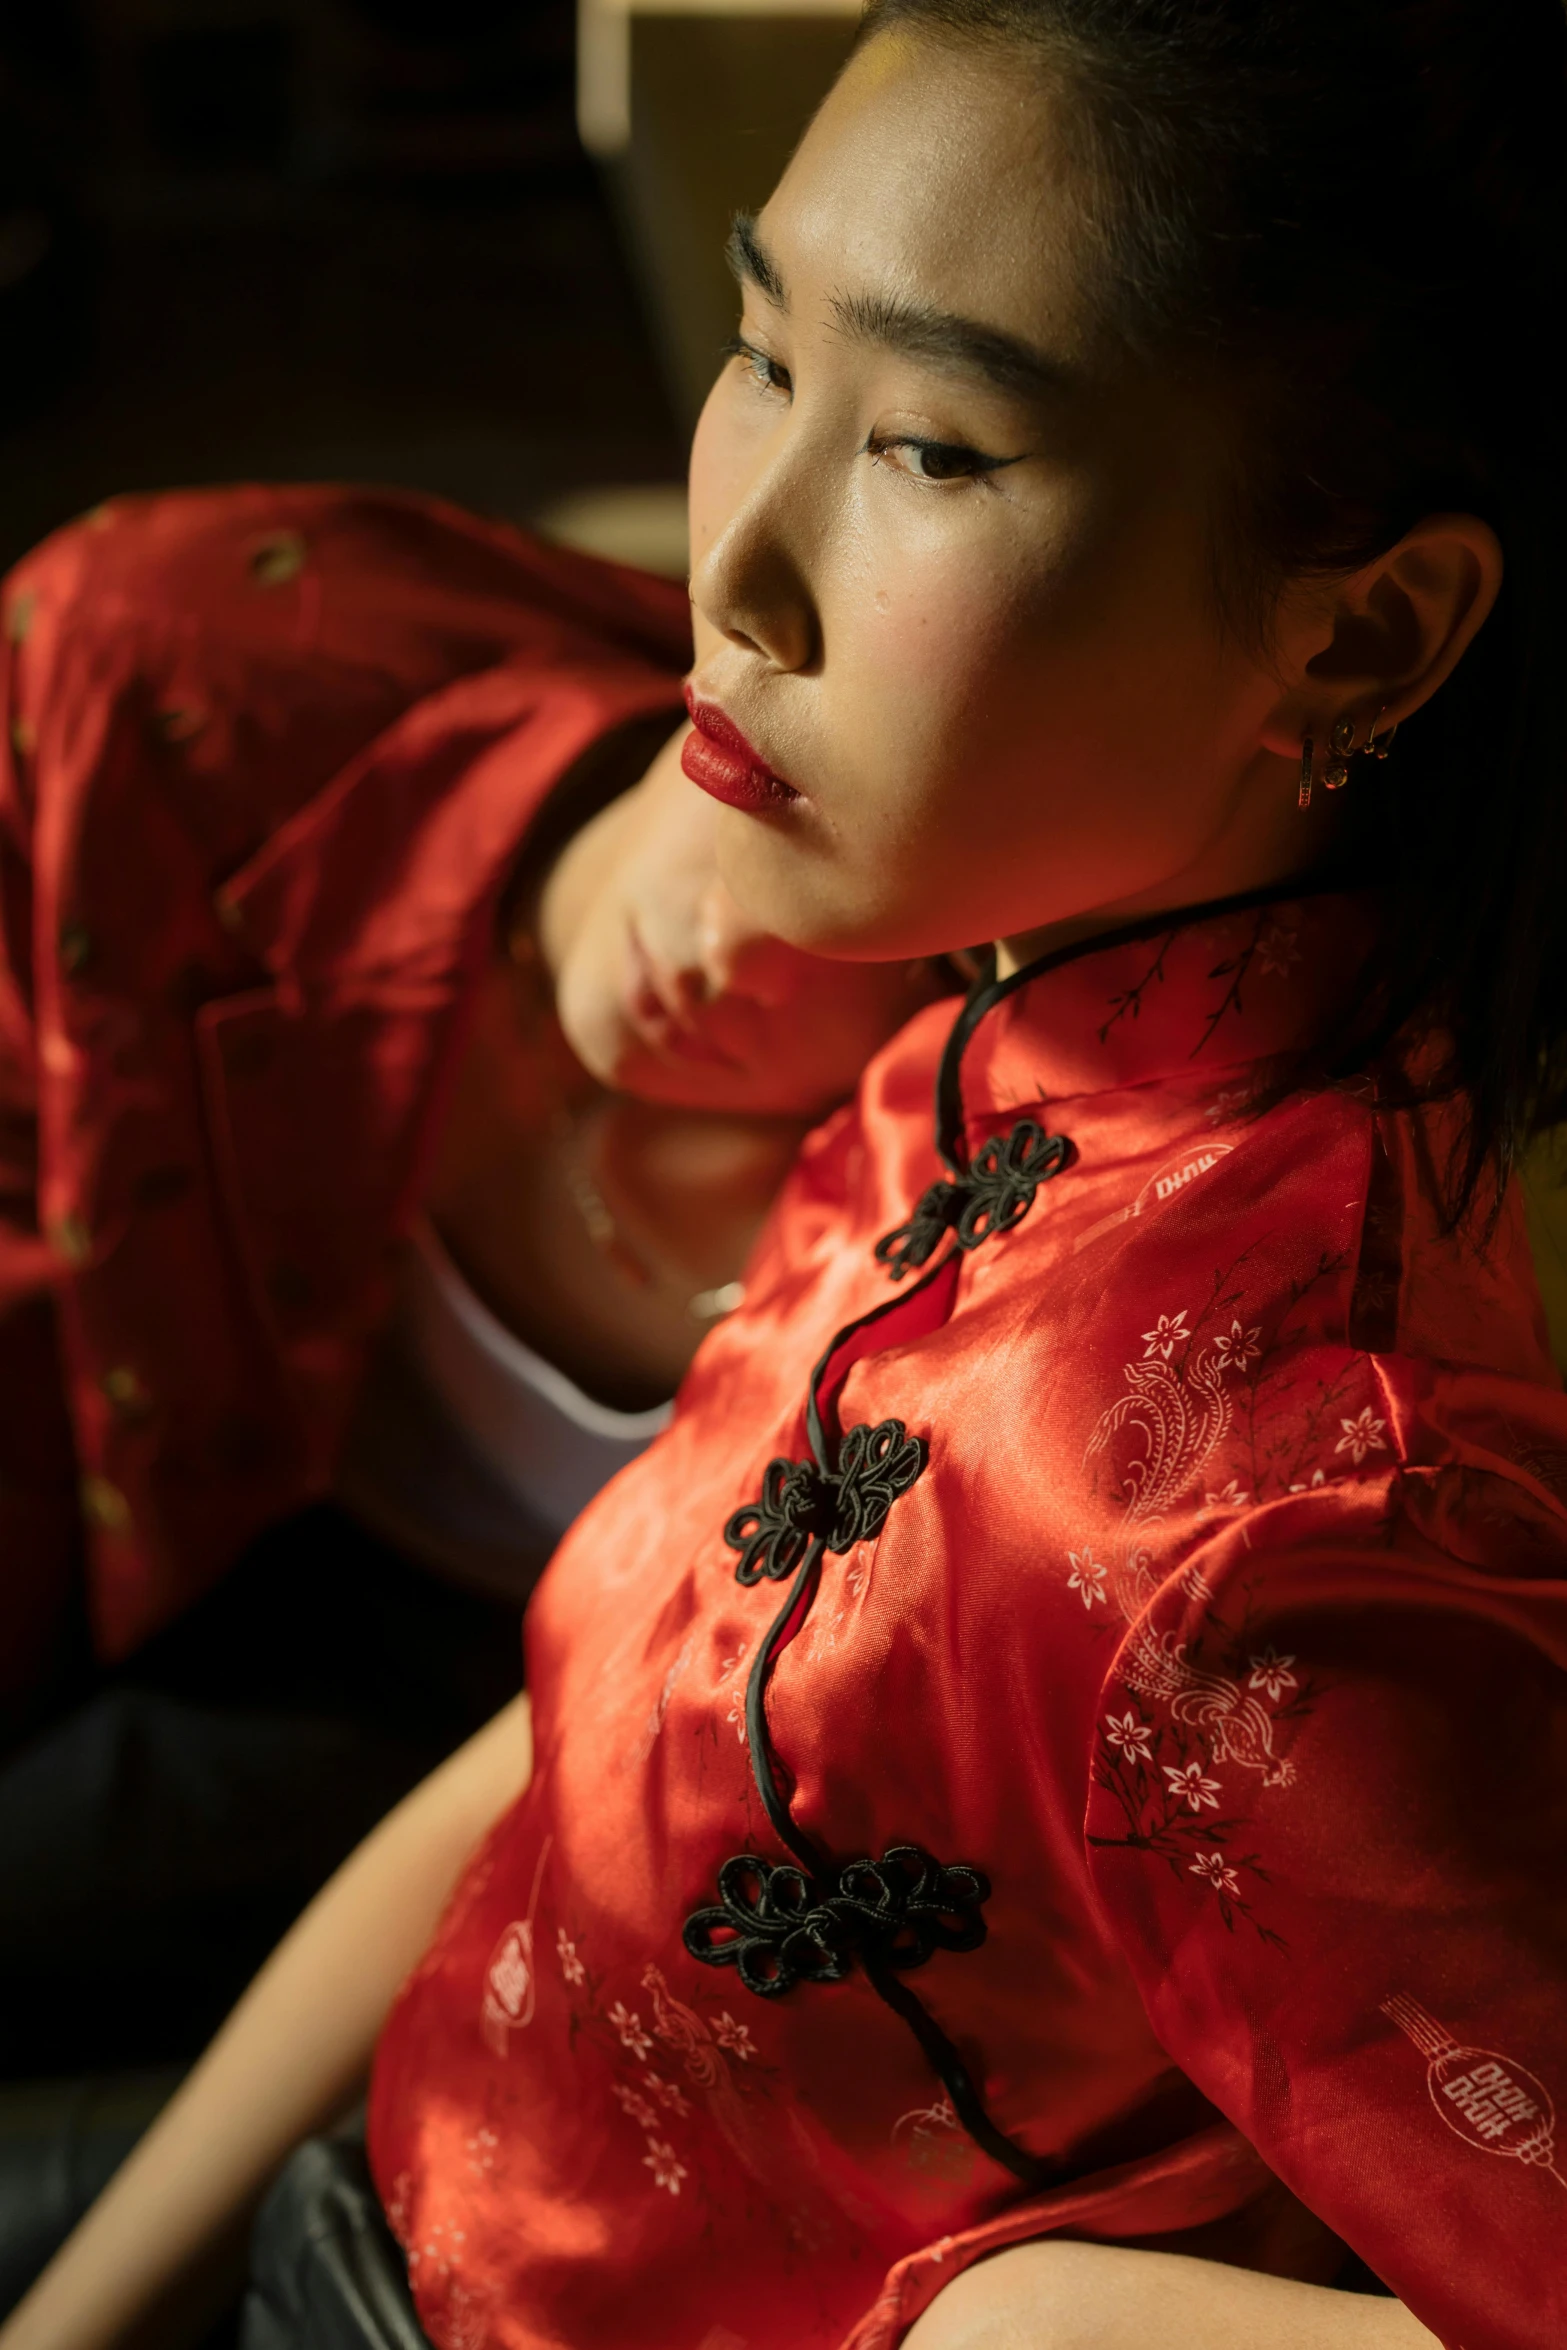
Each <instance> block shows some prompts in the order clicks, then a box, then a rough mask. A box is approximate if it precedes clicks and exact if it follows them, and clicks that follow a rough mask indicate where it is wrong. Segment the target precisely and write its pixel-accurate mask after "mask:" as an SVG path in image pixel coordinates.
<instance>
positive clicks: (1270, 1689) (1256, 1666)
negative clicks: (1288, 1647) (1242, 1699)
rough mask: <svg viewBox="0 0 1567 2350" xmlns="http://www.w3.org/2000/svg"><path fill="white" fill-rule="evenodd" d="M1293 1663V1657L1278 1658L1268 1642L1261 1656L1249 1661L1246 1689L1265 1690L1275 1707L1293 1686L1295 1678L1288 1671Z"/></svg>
mask: <svg viewBox="0 0 1567 2350" xmlns="http://www.w3.org/2000/svg"><path fill="white" fill-rule="evenodd" d="M1294 1662H1295V1659H1294V1658H1293V1656H1280V1655H1279V1653H1278V1651H1277V1650H1276V1649H1275V1648H1274V1647H1273V1645H1272V1644H1271V1642H1270V1643H1269V1645H1268V1646H1267V1647H1266V1648H1265V1649H1264V1650H1263V1652H1262V1654H1261V1656H1254V1657H1253V1658H1252V1660H1251V1680H1250V1682H1249V1683H1248V1687H1249V1688H1252V1689H1265V1690H1266V1691H1267V1693H1268V1696H1269V1697H1270V1698H1271V1700H1272V1702H1273V1703H1274V1704H1275V1705H1277V1704H1278V1702H1279V1699H1280V1698H1281V1697H1282V1696H1283V1694H1284V1692H1285V1690H1286V1689H1293V1688H1294V1686H1295V1676H1294V1674H1293V1673H1292V1672H1291V1671H1290V1666H1291V1665H1292V1664H1293V1663H1294Z"/></svg>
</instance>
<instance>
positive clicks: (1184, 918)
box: [936, 874, 1345, 1180]
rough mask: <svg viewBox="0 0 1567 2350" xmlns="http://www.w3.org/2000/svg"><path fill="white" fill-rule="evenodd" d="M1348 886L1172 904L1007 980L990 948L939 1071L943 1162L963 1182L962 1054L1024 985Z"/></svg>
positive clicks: (1330, 880) (1042, 958)
mask: <svg viewBox="0 0 1567 2350" xmlns="http://www.w3.org/2000/svg"><path fill="white" fill-rule="evenodd" d="M1344 886H1345V884H1344V878H1343V876H1342V875H1341V874H1334V875H1331V876H1326V875H1325V876H1323V877H1321V878H1320V879H1318V880H1315V881H1312V882H1302V881H1293V882H1273V883H1270V884H1269V886H1268V887H1267V888H1266V889H1244V890H1239V891H1237V892H1236V894H1235V895H1234V896H1233V897H1228V898H1206V899H1204V900H1203V901H1202V903H1201V904H1199V905H1195V906H1173V907H1170V908H1167V909H1166V911H1165V912H1164V913H1162V914H1148V915H1145V916H1144V917H1143V918H1142V919H1141V920H1140V921H1137V922H1127V923H1123V924H1122V925H1121V927H1120V928H1119V929H1116V930H1101V931H1099V932H1098V933H1097V934H1096V935H1095V936H1094V937H1092V938H1080V939H1076V940H1074V942H1073V943H1072V945H1071V946H1065V947H1054V948H1052V949H1051V951H1050V952H1049V953H1048V954H1044V955H1036V956H1035V957H1034V960H1033V961H1032V962H1031V963H1024V964H1023V965H1022V966H1021V968H1020V969H1018V970H1016V971H1011V972H1009V973H1008V974H1007V976H1006V978H1005V979H998V978H997V977H996V958H995V954H994V951H993V950H992V952H991V953H990V955H989V956H988V957H987V959H986V966H985V969H984V970H983V971H981V973H980V975H979V977H978V978H977V979H976V980H975V982H974V984H973V986H972V987H971V988H970V989H969V992H968V994H967V996H966V997H965V998H964V1002H963V1009H962V1010H961V1011H960V1012H959V1014H958V1016H957V1018H956V1020H955V1021H954V1022H953V1024H952V1032H951V1034H950V1035H949V1036H948V1038H947V1042H946V1046H945V1048H944V1050H943V1052H942V1056H941V1064H940V1067H939V1068H938V1069H937V1071H936V1148H937V1150H938V1151H939V1152H940V1153H941V1156H942V1160H943V1162H944V1163H945V1164H946V1165H947V1166H948V1167H950V1168H951V1170H952V1172H953V1174H954V1175H955V1176H957V1177H958V1178H959V1180H961V1179H962V1177H963V1175H964V1174H965V1172H966V1171H967V1167H968V1148H967V1144H966V1142H965V1140H964V1134H963V1128H964V1123H965V1120H964V1115H963V1083H962V1078H963V1056H964V1054H965V1052H966V1051H967V1050H968V1046H969V1040H970V1039H971V1037H972V1036H973V1034H974V1031H975V1029H976V1028H977V1027H978V1026H979V1024H980V1022H981V1021H982V1020H983V1019H984V1018H985V1017H986V1015H987V1014H988V1013H990V1012H993V1011H994V1010H995V1008H996V1006H997V1004H999V1003H1004V1002H1005V1000H1006V998H1007V997H1008V996H1009V995H1015V994H1016V993H1017V990H1018V989H1019V988H1020V987H1029V986H1031V985H1032V984H1033V982H1034V981H1035V980H1036V979H1043V978H1044V977H1045V975H1046V973H1047V972H1050V971H1059V970H1060V969H1062V967H1063V966H1064V965H1065V964H1067V963H1079V962H1081V961H1082V960H1083V957H1084V956H1085V955H1098V954H1103V953H1104V952H1105V951H1106V950H1107V949H1108V948H1110V947H1126V946H1135V945H1136V944H1137V942H1138V940H1139V939H1144V938H1161V937H1163V935H1164V933H1165V932H1166V931H1169V930H1186V929H1189V928H1190V926H1191V925H1192V923H1194V922H1211V921H1214V920H1215V919H1216V918H1217V917H1218V916H1220V915H1223V914H1244V913H1246V912H1247V911H1248V910H1249V909H1250V908H1251V907H1253V906H1285V905H1294V904H1296V903H1301V902H1304V901H1305V900H1306V899H1307V898H1313V897H1324V896H1328V895H1331V894H1333V893H1335V892H1337V891H1339V890H1342V889H1343V888H1344Z"/></svg>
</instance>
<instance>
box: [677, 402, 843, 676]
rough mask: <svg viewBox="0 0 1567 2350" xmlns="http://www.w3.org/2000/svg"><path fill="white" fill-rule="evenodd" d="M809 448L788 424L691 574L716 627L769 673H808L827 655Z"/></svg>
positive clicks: (735, 490) (700, 606)
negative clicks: (813, 569)
mask: <svg viewBox="0 0 1567 2350" xmlns="http://www.w3.org/2000/svg"><path fill="white" fill-rule="evenodd" d="M803 456H804V451H803V448H802V447H801V446H800V444H799V442H798V439H797V437H796V436H795V435H794V433H793V432H792V431H791V428H790V423H789V420H788V419H781V420H780V422H779V425H778V427H777V428H776V430H775V431H774V432H773V433H772V434H770V435H769V438H768V442H767V444H766V446H765V448H764V449H762V450H759V451H757V452H755V462H754V466H753V469H752V470H751V471H750V472H749V475H748V477H747V478H745V479H743V480H741V481H738V482H735V483H734V484H733V487H732V493H731V495H730V496H729V498H727V499H726V500H725V505H726V507H727V511H724V512H723V514H722V516H721V519H720V520H719V522H718V527H717V528H716V529H715V530H714V531H713V532H712V534H711V536H710V537H709V538H708V541H707V544H706V546H705V547H704V548H703V550H702V552H701V554H700V555H699V556H698V558H697V561H696V563H695V565H694V567H693V569H692V573H691V583H690V585H691V601H692V603H693V604H694V605H695V607H696V609H697V611H698V612H699V613H700V614H701V616H702V618H703V619H704V620H706V621H707V622H708V623H709V625H710V626H711V627H713V628H715V629H716V630H717V631H718V632H719V634H720V635H721V636H723V637H724V638H725V639H726V640H727V641H728V642H729V643H730V644H732V645H735V646H737V647H738V648H739V650H740V651H742V652H746V653H752V654H755V655H757V656H758V657H759V658H760V659H762V660H764V661H765V662H767V664H768V665H769V667H770V668H773V669H779V670H787V671H797V670H802V669H808V668H810V666H811V665H812V663H813V662H814V661H815V660H816V658H817V655H818V652H819V650H820V645H819V631H818V627H817V618H816V611H815V606H814V603H813V600H812V597H811V592H810V588H809V585H808V579H807V553H808V550H807V547H806V544H805V539H806V534H807V533H808V530H809V527H810V522H809V513H810V493H809V483H808V476H807V469H806V468H805V467H804V466H803V465H802V462H801V460H802V458H803Z"/></svg>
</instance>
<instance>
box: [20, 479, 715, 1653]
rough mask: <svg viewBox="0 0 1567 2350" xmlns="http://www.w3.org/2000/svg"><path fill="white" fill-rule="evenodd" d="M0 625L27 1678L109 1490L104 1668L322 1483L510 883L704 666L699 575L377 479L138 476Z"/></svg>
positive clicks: (101, 1580)
mask: <svg viewBox="0 0 1567 2350" xmlns="http://www.w3.org/2000/svg"><path fill="white" fill-rule="evenodd" d="M4 612H5V639H6V642H5V645H4V648H3V650H4V660H3V664H0V702H3V710H4V716H3V726H4V732H3V736H0V743H3V750H0V1392H3V1394H4V1398H5V1410H4V1413H3V1415H0V1561H3V1564H0V1697H3V1696H4V1695H5V1694H6V1693H7V1691H8V1690H9V1691H18V1692H24V1693H25V1691H26V1689H27V1686H28V1682H29V1678H30V1676H31V1675H32V1674H33V1673H34V1672H36V1670H37V1669H38V1667H39V1663H40V1660H41V1658H42V1656H43V1655H44V1654H45V1653H46V1652H47V1649H48V1647H49V1643H50V1639H51V1636H52V1633H53V1632H54V1631H55V1630H56V1629H57V1626H58V1621H59V1618H60V1615H61V1612H62V1609H63V1607H64V1605H65V1603H66V1600H67V1598H68V1595H69V1592H70V1589H71V1577H72V1570H73V1551H74V1546H75V1542H76V1539H77V1528H78V1524H79V1518H78V1508H77V1493H76V1483H77V1479H78V1478H79V1479H80V1481H81V1496H82V1503H83V1505H84V1511H85V1517H86V1521H87V1525H88V1529H89V1540H90V1545H91V1557H90V1562H89V1567H90V1572H89V1585H90V1603H91V1613H92V1620H93V1627H94V1631H95V1633H96V1635H97V1639H98V1642H99V1645H100V1648H101V1649H102V1651H103V1652H104V1653H106V1654H108V1655H111V1656H112V1655H119V1654H121V1653H123V1652H124V1651H125V1650H127V1649H129V1648H131V1647H133V1646H135V1644H136V1643H137V1642H138V1641H139V1640H141V1639H142V1638H144V1637H145V1635H146V1634H147V1633H148V1632H150V1631H151V1630H152V1629H154V1627H155V1626H156V1625H157V1624H158V1623H160V1622H161V1621H163V1620H164V1619H166V1618H167V1617H169V1616H170V1615H172V1614H174V1613H175V1612H177V1610H178V1609H180V1608H181V1607H183V1606H184V1605H186V1604H187V1603H188V1602H189V1601H190V1600H191V1599H193V1598H194V1597H195V1596H196V1595H197V1594H198V1593H199V1592H200V1591H201V1590H202V1589H203V1588H205V1587H206V1586H207V1585H208V1584H210V1583H211V1582H212V1581H213V1579H214V1578H215V1577H216V1576H217V1575H218V1574H219V1573H221V1571H222V1570H223V1568H224V1567H225V1566H227V1565H228V1564H229V1563H230V1562H231V1561H232V1559H233V1558H234V1557H235V1556H236V1555H237V1554H238V1552H239V1551H240V1549H241V1548H242V1547H243V1545H244V1543H245V1542H246V1541H247V1540H248V1539H249V1537H250V1536H251V1535H252V1534H253V1533H254V1532H255V1531H256V1530H257V1528H258V1527H260V1526H262V1525H264V1524H266V1523H268V1522H269V1521H270V1520H273V1519H276V1518H278V1517H281V1516H283V1515H285V1514H286V1513H287V1512H288V1511H289V1510H291V1509H294V1508H297V1507H298V1506H299V1505H300V1504H301V1503H302V1502H303V1501H305V1500H307V1499H309V1498H311V1497H312V1496H314V1495H318V1494H320V1493H322V1492H324V1491H325V1490H326V1487H327V1485H328V1483H329V1480H330V1476H331V1470H332V1465H333V1461H334V1459H335V1456H336V1453H337V1449H338V1447H339V1445H340V1443H341V1440H342V1435H343V1429H344V1425H345V1422H346V1418H347V1414H348V1411H349V1409H350V1407H351V1405H352V1402H353V1399H354V1396H355V1393H356V1391H357V1387H358V1383H359V1379H360V1375H361V1369H362V1364H363V1359H364V1350H365V1344H366V1340H367V1337H368V1336H369V1334H370V1333H371V1332H372V1331H373V1329H374V1328H375V1326H376V1323H377V1321H378V1320H379V1319H380V1317H381V1315H382V1314H383V1313H384V1311H385V1308H386V1303H387V1275H388V1268H389V1263H390V1251H391V1249H392V1246H393V1244H394V1242H395V1240H396V1238H397V1236H398V1234H399V1233H400V1232H401V1231H402V1230H404V1229H406V1227H407V1224H408V1222H409V1220H410V1219H411V1217H412V1216H413V1214H414V1212H415V1210H416V1209H417V1206H418V1200H419V1185H420V1181H421V1175H422V1164H423V1154H424V1151H425V1148H426V1146H427V1142H428V1137H429V1131H430V1121H431V1115H432V1111H433V1107H434V1105H435V1104H436V1103H437V1102H438V1099H439V1096H440V1090H441V1080H442V1076H443V1073H444V1072H445V1070H446V1069H447V1068H448V1067H449V1065H450V1061H451V1057H452V1053H453V1051H454V1049H455V1046H456V1043H457V1042H458V1040H459V1020H458V1015H459V1013H460V1010H461V1005H462V1002H463V997H464V982H465V979H466V977H467V976H468V974H469V973H470V972H471V971H472V970H473V969H474V967H475V958H476V956H478V955H480V954H482V952H483V947H484V940H485V937H486V935H487V926H488V923H489V920H490V916H491V909H492V908H493V905H494V902H495V898H496V894H497V892H498V890H499V888H500V887H501V885H502V883H503V882H504V880H505V877H506V875H507V873H508V872H509V870H510V869H511V867H512V865H513V862H514V860H515V858H516V856H517V854H518V851H519V848H520V845H521V843H522V841H523V839H524V837H525V836H526V833H527V829H528V826H529V824H530V822H531V821H532V819H533V817H534V815H535V813H536V812H537V810H538V809H539V807H540V805H541V803H542V802H543V800H544V799H545V797H546V795H547V794H548V792H549V790H550V789H551V787H552V786H553V784H554V783H555V782H556V781H557V780H558V779H559V778H560V777H561V776H562V775H563V774H564V773H565V772H566V770H567V769H568V768H570V767H571V765H572V764H573V762H574V761H575V760H577V759H578V758H579V757H580V756H581V754H582V753H583V752H584V751H585V750H586V749H587V748H588V747H589V746H590V745H592V744H593V743H595V742H596V741H598V740H599V738H600V737H602V736H603V735H604V734H605V733H607V732H608V731H609V730H610V729H611V728H613V727H614V726H616V725H617V724H619V723H620V722H622V721H624V720H628V719H631V718H635V717H640V716H643V715H645V714H647V713H650V712H656V711H659V710H663V709H666V708H667V709H668V711H669V714H670V717H671V721H673V718H674V716H675V714H676V710H677V706H678V678H679V673H680V671H681V669H682V668H683V667H684V665H685V663H686V661H687V659H688V658H689V610H688V607H687V602H686V598H685V594H684V591H683V590H682V589H681V588H679V587H677V586H675V585H673V584H672V583H670V582H669V581H666V580H656V579H652V578H648V577H645V576H643V575H641V574H638V573H634V572H628V571H624V570H621V569H620V568H618V567H616V566H614V565H610V564H605V563H599V562H596V561H594V560H592V559H590V558H588V557H585V556H579V555H574V554H570V553H568V552H566V551H565V550H564V549H560V548H552V547H546V546H543V545H540V544H539V543H538V542H536V541H533V540H530V539H528V538H526V537H524V536H522V535H521V534H519V533H518V532H515V531H511V530H508V529H505V528H504V527H502V526H500V525H496V524H491V523H485V522H481V521H478V520H476V519H475V518H473V517H472V516H469V515H464V514H461V513H458V512H457V511H456V510H455V509H452V508H450V507H446V506H442V505H440V504H438V503H437V502H435V501H434V500H431V499H425V498H419V497H413V496H407V495H400V494H397V493H394V492H383V491H349V490H337V489H324V488H303V489H295V488H281V489H280V488H246V489H237V490H216V491H198V492H191V493H182V494H179V495H173V496H167V497H155V498H126V499H119V500H115V501H114V502H113V503H112V504H110V505H108V506H105V507H102V508H100V509H98V510H97V512H96V513H94V514H92V515H90V516H88V517H87V518H86V519H85V520H84V521H83V522H80V523H77V524H74V525H73V526H72V527H71V528H70V529H68V530H65V531H62V532H61V533H59V534H58V535H57V536H56V537H54V538H53V539H51V540H49V541H48V542H47V543H46V544H45V545H44V546H43V547H42V548H40V549H39V550H38V552H37V553H36V554H34V555H32V556H30V557H29V558H28V559H27V561H26V562H25V563H23V564H22V565H21V566H20V567H19V568H18V570H16V571H15V572H14V573H13V574H12V575H11V577H10V579H9V581H8V582H7V585H6V589H5V599H4ZM51 1300H52V1301H54V1303H55V1305H56V1306H57V1314H56V1313H51V1311H50V1310H49V1308H50V1303H51Z"/></svg>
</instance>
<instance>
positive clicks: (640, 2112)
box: [611, 2081, 658, 2130]
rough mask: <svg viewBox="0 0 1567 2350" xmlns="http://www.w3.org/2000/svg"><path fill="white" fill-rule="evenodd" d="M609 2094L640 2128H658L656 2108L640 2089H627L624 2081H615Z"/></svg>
mask: <svg viewBox="0 0 1567 2350" xmlns="http://www.w3.org/2000/svg"><path fill="white" fill-rule="evenodd" d="M611 2094H612V2096H613V2097H614V2100H615V2103H616V2104H617V2105H618V2106H619V2107H620V2108H621V2110H622V2112H624V2113H629V2114H630V2116H631V2118H632V2120H633V2121H634V2122H636V2123H637V2124H638V2126H639V2127H640V2128H642V2129H644V2130H656V2129H657V2128H658V2109H657V2107H656V2106H653V2105H650V2104H649V2102H648V2100H647V2099H646V2098H645V2097H644V2096H643V2095H642V2092H641V2091H640V2089H628V2088H627V2086H626V2084H625V2082H624V2081H616V2082H614V2083H613V2084H612V2088H611Z"/></svg>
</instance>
